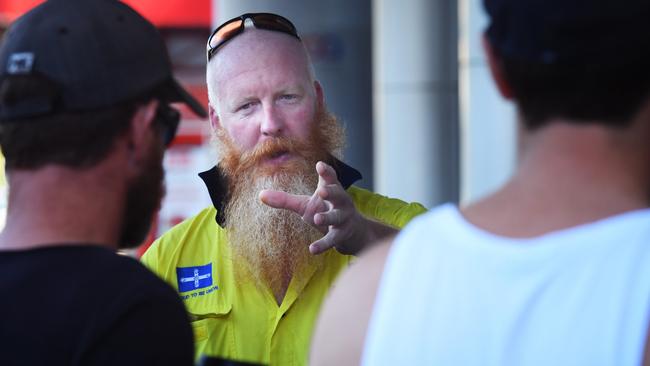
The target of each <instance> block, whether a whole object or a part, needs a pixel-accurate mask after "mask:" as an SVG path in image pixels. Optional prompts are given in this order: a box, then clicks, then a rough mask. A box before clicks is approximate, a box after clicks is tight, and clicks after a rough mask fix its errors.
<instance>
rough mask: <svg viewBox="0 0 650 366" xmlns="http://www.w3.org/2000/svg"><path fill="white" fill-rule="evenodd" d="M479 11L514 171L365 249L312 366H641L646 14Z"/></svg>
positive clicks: (649, 348) (509, 2) (648, 215)
mask: <svg viewBox="0 0 650 366" xmlns="http://www.w3.org/2000/svg"><path fill="white" fill-rule="evenodd" d="M484 5H485V8H486V10H487V12H488V14H489V16H490V24H489V26H488V28H487V30H486V32H485V34H484V38H483V40H484V48H485V51H486V55H487V59H488V62H489V66H490V71H491V73H492V76H493V78H494V81H495V84H496V87H497V89H498V90H499V92H500V93H501V95H502V96H503V97H504V98H506V99H508V100H511V101H513V102H514V103H515V105H516V107H517V112H518V113H517V116H518V125H519V129H520V136H519V139H520V140H519V152H518V153H519V159H518V166H517V169H516V172H515V174H514V175H513V177H512V178H511V179H510V180H509V181H508V182H507V183H506V184H505V185H504V186H503V187H501V188H500V189H499V190H498V191H496V192H495V193H493V194H491V195H489V196H488V197H486V198H484V199H481V200H480V201H478V202H474V203H471V204H469V205H468V206H466V207H462V208H458V207H457V206H455V205H453V204H447V205H443V206H440V207H438V208H436V209H434V210H432V211H431V212H429V213H428V214H426V215H423V216H421V217H419V218H418V219H416V220H414V221H413V222H412V223H411V224H409V225H408V226H407V227H406V228H405V229H404V230H403V231H402V232H401V233H400V234H399V235H398V236H397V238H396V239H395V240H394V241H393V242H391V241H386V242H383V243H379V244H378V245H376V246H374V247H373V248H372V249H370V250H369V251H368V252H367V253H364V254H363V255H362V256H361V257H360V258H359V260H358V261H357V263H356V264H355V265H353V266H352V267H351V268H350V269H349V270H348V271H347V272H346V273H345V274H343V275H342V276H341V278H340V279H339V281H338V284H337V285H336V286H335V287H334V290H333V291H332V292H331V293H330V297H329V298H328V300H327V301H326V302H325V305H324V307H323V309H322V312H321V315H320V319H319V321H318V323H317V327H316V330H315V334H314V337H313V340H312V349H311V356H310V357H311V358H310V361H311V365H314V366H318V365H357V364H363V365H373V366H374V365H554V366H555V365H590V366H592V365H612V366H613V365H616V366H622V365H650V339H649V336H648V334H649V328H650V208H649V207H650V68H649V67H648V66H647V65H649V64H650V37H648V34H650V22H649V21H648V19H650V2H649V1H647V0H644V1H641V0H639V1H635V0H626V1H614V0H603V1H599V2H585V1H580V0H484Z"/></svg>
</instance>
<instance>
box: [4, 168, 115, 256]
mask: <svg viewBox="0 0 650 366" xmlns="http://www.w3.org/2000/svg"><path fill="white" fill-rule="evenodd" d="M104 165H105V163H102V164H100V165H99V166H96V167H92V168H89V169H85V170H74V169H70V168H66V167H61V166H54V165H50V166H47V167H44V168H42V169H38V170H31V171H25V170H16V171H11V172H10V173H9V175H8V178H9V179H8V182H9V187H10V190H9V200H8V207H7V221H6V225H5V229H4V231H3V232H2V233H1V234H0V248H2V249H30V248H36V247H44V246H56V245H61V244H66V245H89V244H91V245H103V246H107V247H112V248H116V247H117V242H118V239H119V238H118V235H119V232H120V229H121V227H120V225H121V217H122V214H123V213H122V210H123V204H124V203H123V199H121V198H120V197H123V196H124V190H125V186H124V184H120V183H119V180H118V179H117V178H116V177H115V176H114V175H111V174H108V173H109V169H105V168H106V167H105V166H104Z"/></svg>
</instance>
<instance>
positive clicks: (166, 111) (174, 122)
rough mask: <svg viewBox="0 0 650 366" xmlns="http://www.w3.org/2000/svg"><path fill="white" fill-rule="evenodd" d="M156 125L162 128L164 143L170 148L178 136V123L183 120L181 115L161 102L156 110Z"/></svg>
mask: <svg viewBox="0 0 650 366" xmlns="http://www.w3.org/2000/svg"><path fill="white" fill-rule="evenodd" d="M154 120H155V123H157V124H158V125H160V126H161V133H162V138H163V143H164V144H165V146H169V145H170V144H171V143H172V140H174V137H175V136H176V131H177V130H178V123H179V122H180V120H181V114H180V112H178V110H176V109H175V108H172V107H171V106H169V104H167V103H164V102H162V101H161V102H160V103H158V107H157V108H156V116H155V117H154Z"/></svg>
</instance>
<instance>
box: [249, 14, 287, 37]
mask: <svg viewBox="0 0 650 366" xmlns="http://www.w3.org/2000/svg"><path fill="white" fill-rule="evenodd" d="M253 20H254V22H255V26H256V27H258V28H262V29H268V30H274V31H280V32H284V33H289V34H291V35H293V36H296V35H297V33H296V28H295V27H294V26H293V24H291V22H289V21H288V20H286V19H284V18H282V17H279V16H277V15H272V14H258V15H256V16H255V17H254V18H253Z"/></svg>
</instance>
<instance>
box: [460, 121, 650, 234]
mask: <svg viewBox="0 0 650 366" xmlns="http://www.w3.org/2000/svg"><path fill="white" fill-rule="evenodd" d="M633 130H634V129H632V128H629V129H621V130H612V129H608V128H605V127H600V126H596V125H584V126H576V125H570V124H567V123H562V122H558V123H553V124H551V125H549V126H548V127H545V128H544V129H542V130H540V131H536V132H534V133H531V134H529V135H527V136H525V137H524V141H523V144H522V146H523V150H522V151H521V154H520V162H519V166H518V170H517V172H516V174H515V176H514V177H513V178H512V179H511V180H510V181H509V182H508V183H507V184H506V185H505V186H504V187H503V188H502V189H500V190H499V191H497V192H496V193H495V194H493V195H491V196H489V197H488V198H486V199H484V200H482V201H479V202H477V203H476V204H473V205H471V206H469V207H467V208H466V209H464V210H463V213H464V215H465V216H466V217H467V219H468V220H469V221H470V222H472V223H474V224H476V225H477V226H479V227H482V228H484V229H486V230H488V231H491V232H493V233H495V234H498V235H504V236H513V237H531V236H537V235H541V234H544V233H547V232H549V231H554V230H559V229H564V228H568V227H572V226H576V225H580V224H584V223H588V222H593V221H596V220H599V219H603V218H606V217H609V216H612V215H616V214H620V213H623V212H627V211H631V210H636V209H642V208H646V207H648V203H649V202H648V198H649V193H650V191H649V187H650V172H649V171H648V168H649V167H650V162H649V161H648V157H650V151H648V147H647V144H646V142H645V139H647V138H648V136H649V135H648V134H647V133H639V131H633Z"/></svg>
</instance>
